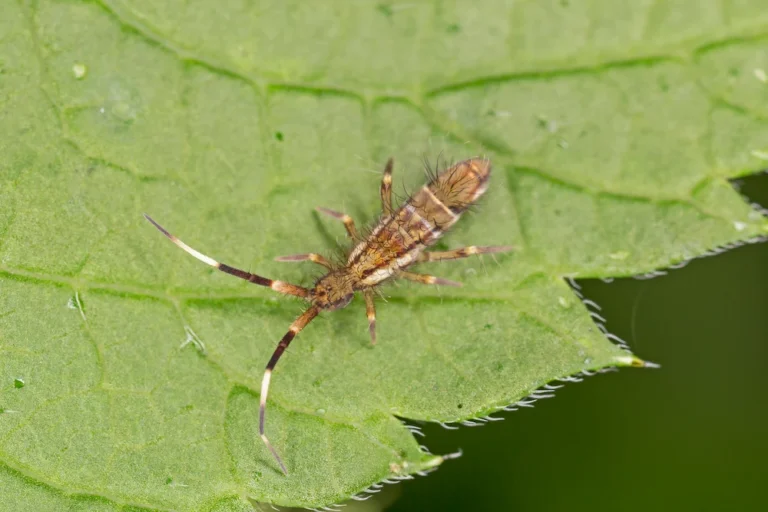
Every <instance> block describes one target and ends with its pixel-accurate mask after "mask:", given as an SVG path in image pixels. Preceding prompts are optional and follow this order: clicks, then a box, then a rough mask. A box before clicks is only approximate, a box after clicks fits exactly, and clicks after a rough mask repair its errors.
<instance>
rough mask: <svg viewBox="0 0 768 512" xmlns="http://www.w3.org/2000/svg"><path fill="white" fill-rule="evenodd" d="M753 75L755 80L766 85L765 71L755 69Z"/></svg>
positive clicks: (767, 79) (767, 78) (767, 76)
mask: <svg viewBox="0 0 768 512" xmlns="http://www.w3.org/2000/svg"><path fill="white" fill-rule="evenodd" d="M753 73H754V74H755V78H757V79H758V80H760V81H761V82H763V83H764V84H768V75H766V74H765V70H764V69H762V68H755V69H754V71H753Z"/></svg>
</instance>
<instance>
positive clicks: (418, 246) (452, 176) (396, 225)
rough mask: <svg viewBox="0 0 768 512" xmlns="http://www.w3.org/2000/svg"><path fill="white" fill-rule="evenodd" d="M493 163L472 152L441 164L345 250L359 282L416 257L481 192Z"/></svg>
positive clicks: (367, 283)
mask: <svg viewBox="0 0 768 512" xmlns="http://www.w3.org/2000/svg"><path fill="white" fill-rule="evenodd" d="M490 175H491V165H490V162H489V161H488V160H485V159H480V158H473V159H470V160H465V161H463V162H459V163H457V164H456V165H454V166H452V167H449V168H447V169H445V170H444V171H443V172H441V173H440V174H438V175H437V176H436V177H435V178H434V179H433V180H432V181H430V182H429V183H427V184H426V185H424V186H423V187H421V188H420V189H419V190H418V191H416V192H415V193H414V194H413V195H412V196H411V197H410V198H409V199H408V201H407V202H406V203H405V204H404V205H403V206H402V207H401V208H399V209H398V210H395V211H394V212H393V214H392V215H391V216H387V217H385V218H382V219H381V222H380V223H379V224H378V225H377V226H376V227H375V228H374V229H373V230H372V231H371V234H370V235H368V237H367V238H366V239H365V240H364V241H363V242H361V243H360V244H358V246H357V247H355V249H354V250H353V251H352V253H351V254H350V256H349V260H348V266H349V267H350V270H352V271H353V272H355V273H356V274H358V276H359V277H360V283H361V285H362V286H363V287H368V286H374V285H375V284H378V283H380V282H381V281H383V280H385V279H387V278H389V277H391V276H392V275H393V274H394V273H395V272H396V271H397V270H400V269H404V268H406V267H407V266H409V265H411V264H412V263H414V262H415V261H416V260H417V258H418V256H419V254H420V253H421V252H422V251H423V250H424V249H425V248H427V247H429V246H430V245H432V244H434V243H435V242H437V240H438V239H439V238H440V237H441V236H442V235H443V234H444V233H445V232H446V231H447V230H448V229H450V227H451V226H453V225H454V224H455V223H456V221H457V220H459V217H461V214H462V213H463V212H464V211H465V210H466V209H467V208H468V207H469V206H471V205H472V204H473V203H474V202H475V201H477V199H478V198H479V197H480V196H481V195H482V194H483V193H484V192H485V190H486V188H487V187H488V178H489V177H490Z"/></svg>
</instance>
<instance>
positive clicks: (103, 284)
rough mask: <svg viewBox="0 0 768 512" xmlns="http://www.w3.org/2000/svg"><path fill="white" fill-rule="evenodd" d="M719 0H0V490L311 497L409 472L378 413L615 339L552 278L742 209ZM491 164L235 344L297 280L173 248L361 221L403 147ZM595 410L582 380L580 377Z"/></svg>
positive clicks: (250, 247)
mask: <svg viewBox="0 0 768 512" xmlns="http://www.w3.org/2000/svg"><path fill="white" fill-rule="evenodd" d="M762 4H763V2H761V1H760V0H753V1H752V2H749V1H742V2H738V3H732V4H729V3H726V4H722V2H714V1H712V2H699V1H696V2H694V1H688V2H675V3H674V4H671V3H647V2H632V1H626V2H610V1H607V0H606V1H597V0H595V1H593V2H581V1H573V0H571V1H567V2H566V1H553V2H518V3H514V4H510V3H508V2H482V3H480V4H479V5H478V4H476V3H475V2H469V1H462V2H456V3H454V4H443V3H438V4H435V3H434V2H430V3H423V4H422V3H418V2H409V3H396V2H380V3H376V2H322V3H321V2H300V1H297V2H279V3H271V4H269V5H266V4H264V3H263V2H257V3H253V2H243V3H242V4H240V5H237V6H235V5H229V6H228V7H227V8H223V7H222V6H221V4H220V3H219V2H213V1H185V2H179V1H166V2H156V1H150V0H144V1H138V0H137V1H125V0H123V1H120V0H103V1H100V2H99V1H97V2H76V1H65V0H62V1H48V0H45V1H42V0H41V1H39V2H18V3H11V2H5V3H4V4H3V6H2V7H0V109H1V110H0V155H2V157H1V158H0V177H1V178H2V179H1V181H0V233H2V238H1V239H0V272H1V274H0V489H2V493H0V494H1V495H2V502H3V503H4V504H6V503H9V504H10V505H9V507H10V509H13V510H18V511H21V510H52V509H55V510H64V509H71V510H78V511H81V510H82V511H84V510H94V511H96V510H98V511H112V510H184V511H186V510H190V511H191V510H206V511H224V510H237V511H241V510H248V509H249V508H250V504H249V501H248V499H252V500H256V501H261V502H270V503H276V504H283V505H298V506H315V507H317V506H322V505H327V504H330V503H334V502H339V501H342V500H345V499H347V498H349V497H350V496H352V495H354V494H356V493H360V492H362V491H364V490H365V489H366V488H368V487H369V486H370V485H372V484H376V483H377V482H380V481H382V480H384V479H388V478H399V477H407V476H408V475H411V474H414V473H417V472H421V471H427V470H429V469H432V468H434V467H436V466H437V465H439V464H440V463H441V462H442V461H443V460H444V459H443V457H440V456H437V455H431V454H428V453H425V452H423V451H422V450H421V449H420V448H419V445H418V443H417V441H416V440H415V439H414V437H413V436H412V434H411V433H410V432H409V430H408V429H407V428H406V427H405V426H404V425H402V424H401V421H400V420H399V419H398V418H408V419H412V420H427V421H439V422H461V421H465V420H472V419H475V418H482V417H484V416H486V415H488V414H491V413H493V412H496V411H498V410H499V409H500V408H503V407H505V406H507V405H509V404H514V403H516V402H518V401H520V400H521V399H523V398H524V397H526V396H528V395H530V394H531V393H532V392H534V391H535V390H537V389H538V388H540V387H541V386H543V385H545V384H547V383H549V382H551V381H554V380H556V379H562V378H567V377H568V376H571V375H577V374H579V373H580V372H584V371H588V372H591V371H595V370H600V369H603V368H611V367H615V366H626V365H632V364H636V365H637V364H642V361H640V360H639V359H637V358H635V357H634V356H633V355H631V354H630V353H629V352H627V351H626V350H624V349H622V348H621V347H619V346H617V345H615V344H614V343H612V342H611V341H610V340H609V339H607V338H606V336H605V335H603V334H602V333H601V331H600V330H599V329H598V328H597V326H596V325H595V324H594V323H593V321H592V319H591V318H590V314H589V311H588V309H587V308H586V307H585V306H584V305H583V304H582V303H581V301H580V300H579V299H578V297H577V296H576V295H575V294H574V293H573V292H572V291H571V289H570V288H569V287H568V286H567V285H566V283H565V281H564V278H565V277H579V278H581V277H603V278H608V277H614V276H631V275H636V274H643V273H648V272H653V271H655V270H656V269H659V268H664V267H668V266H670V265H674V264H677V263H681V262H684V261H687V260H689V259H691V258H695V257H699V256H702V255H704V254H707V253H709V252H710V251H716V250H718V249H719V248H723V247H728V246H730V245H731V244H739V243H743V242H745V241H747V240H752V239H755V238H756V237H760V236H764V235H765V234H766V233H767V232H768V222H767V221H766V218H765V217H764V216H763V215H762V214H761V213H760V212H759V211H758V210H757V209H756V208H754V207H751V206H750V205H749V204H748V203H747V202H746V201H745V200H744V199H743V198H742V197H740V196H739V194H738V193H736V192H735V191H734V190H733V189H732V187H731V186H730V184H729V182H728V179H729V178H732V177H736V176H743V175H747V174H750V173H752V172H755V171H757V170H759V169H760V168H762V167H764V166H765V165H766V162H765V160H766V158H768V157H766V155H768V107H766V105H768V84H766V80H765V73H766V70H768V40H767V39H766V38H765V34H766V27H767V26H768V11H766V10H765V9H764V5H762ZM440 153H442V154H443V155H444V156H445V157H447V158H449V159H463V158H467V157H469V156H472V155H475V154H484V155H487V156H489V157H490V159H491V160H492V162H493V164H494V177H493V179H492V186H491V190H490V191H489V193H488V195H487V199H484V201H483V203H482V204H481V205H480V206H479V207H478V208H477V211H476V213H474V214H469V215H466V216H465V218H464V219H462V221H461V222H460V223H459V225H457V227H456V229H455V230H454V231H453V232H452V233H451V234H450V236H449V237H448V238H447V239H446V240H445V242H444V243H441V246H442V247H459V246H462V245H468V244H478V245H481V244H482V245H486V244H513V245H515V246H516V250H515V251H514V252H513V253H510V254H506V255H501V256H498V257H497V258H490V257H485V258H482V259H480V258H472V259H469V260H467V261H462V262H451V263H442V264H434V265H433V266H431V267H429V270H428V271H429V272H434V273H435V274H437V275H440V276H441V277H446V278H450V279H456V280H460V281H463V282H464V283H465V286H464V288H461V289H456V290H454V289H435V288H430V287H418V286H416V285H411V284H402V285H398V286H392V287H389V288H387V289H386V290H385V294H386V295H387V297H388V300H387V302H383V301H379V303H378V327H379V343H378V345H377V346H376V347H372V346H370V343H369V341H368V337H367V324H366V320H365V315H364V314H363V310H364V308H363V306H362V304H361V301H360V300H356V301H355V302H353V304H352V305H351V306H350V307H349V308H347V309H344V310H341V311H338V312H335V313H333V314H328V315H324V316H323V317H322V318H320V319H318V320H316V321H315V322H314V323H313V324H312V325H310V326H309V327H308V328H307V329H306V330H305V331H304V332H302V333H301V335H300V336H299V337H298V338H297V340H296V341H295V342H294V344H293V345H292V346H291V348H290V350H289V351H288V352H287V353H286V355H285V356H284V358H283V359H282V360H281V362H280V364H279V366H278V368H277V371H276V373H275V375H274V379H273V386H272V390H271V393H270V399H269V410H268V422H267V430H268V432H269V434H270V437H271V439H272V441H273V443H274V444H275V445H276V447H277V448H278V450H279V451H280V452H281V454H282V455H283V457H284V458H285V460H286V463H287V465H288V468H289V471H290V475H289V476H288V477H285V476H283V475H282V474H281V473H280V472H279V469H278V468H277V466H276V464H275V462H274V460H273V459H272V458H271V457H270V455H269V453H268V452H267V451H266V449H265V447H264V446H263V444H262V443H261V441H260V440H259V437H258V427H257V409H258V391H259V384H260V379H261V374H262V371H263V368H264V365H265V363H266V361H267V359H268V358H269V356H270V354H271V352H272V350H273V349H274V346H275V344H276V342H277V340H278V339H279V338H280V337H281V336H282V334H283V333H284V332H285V331H286V329H287V327H288V325H289V324H290V322H291V321H292V320H293V319H294V318H295V317H296V316H297V314H298V313H299V312H300V311H301V305H300V304H298V303H297V302H295V301H292V300H290V299H285V298H284V297H280V296H275V295H274V294H273V293H271V292H270V291H269V290H266V289H262V288H258V287H253V286H250V285H249V284H248V283H245V282H243V281H240V280H237V279H234V278H231V277H230V276H226V275H223V274H221V273H217V272H215V271H213V270H212V269H210V268H207V267H205V266H204V265H202V264H200V263H199V262H198V261H195V260H194V259H193V258H190V257H189V256H187V255H186V254H184V253H183V252H181V251H179V250H178V249H177V248H176V247H174V246H173V245H172V244H170V243H168V241H167V240H166V239H165V238H164V237H162V236H161V235H160V234H159V233H158V232H157V231H155V230H154V229H153V228H152V227H151V226H150V225H149V224H147V223H146V222H145V221H144V220H143V219H142V217H141V213H142V212H148V213H150V214H152V215H153V217H155V218H156V219H158V221H160V222H161V223H163V224H164V225H165V226H167V227H168V228H169V229H171V231H173V232H174V233H175V234H177V235H178V236H179V237H181V238H182V239H183V240H185V241H186V242H187V243H189V244H190V245H192V246H193V247H196V248H197V249H199V250H201V251H202V252H205V253H206V254H210V255H211V256H213V257H215V258H218V259H221V260H223V261H225V262H227V263H229V264H231V265H234V266H238V267H243V268H247V269H252V270H254V271H257V272H259V273H260V274H263V275H266V276H270V277H275V278H278V277H279V278H280V279H283V280H286V281H290V282H298V283H305V284H306V283H311V281H312V279H313V277H315V276H316V275H317V271H316V270H315V269H313V268H307V267H306V266H303V265H294V266H290V265H286V264H279V263H275V262H274V261H273V258H274V257H276V256H279V255H285V254H292V253H300V252H307V251H324V252H326V253H332V252H333V251H334V247H335V246H336V245H337V242H338V243H341V244H344V243H345V242H344V240H343V229H342V227H341V226H340V225H336V224H334V223H333V222H327V221H326V220H325V219H320V218H318V217H317V216H316V215H315V214H313V207H314V206H318V205H323V206H327V207H330V208H334V209H339V210H344V211H346V212H348V213H349V214H351V215H353V216H354V217H355V218H356V219H357V221H358V223H359V224H362V223H367V224H370V223H372V222H375V219H376V217H377V210H378V182H379V179H380V170H381V168H382V166H383V164H384V162H385V160H386V158H387V157H389V156H394V157H395V161H396V168H395V180H396V182H397V183H398V188H397V190H403V188H401V187H400V184H404V190H412V189H413V188H414V187H417V186H419V185H420V184H421V183H422V181H423V179H424V177H423V175H422V173H421V171H420V169H419V167H420V163H419V162H420V160H421V158H422V156H423V155H425V154H426V155H428V157H429V158H431V159H434V158H435V156H436V155H438V154H440ZM606 406H607V407H609V406H610V404H606Z"/></svg>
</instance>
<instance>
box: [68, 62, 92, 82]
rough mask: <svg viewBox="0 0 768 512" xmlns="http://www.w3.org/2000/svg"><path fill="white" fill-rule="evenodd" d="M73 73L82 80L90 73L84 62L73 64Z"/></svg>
mask: <svg viewBox="0 0 768 512" xmlns="http://www.w3.org/2000/svg"><path fill="white" fill-rule="evenodd" d="M72 74H73V75H75V78H77V79H78V80H82V79H83V78H85V75H87V74H88V68H87V67H86V65H85V64H83V63H82V62H76V63H75V64H74V65H73V66H72Z"/></svg>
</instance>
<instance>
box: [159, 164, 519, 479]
mask: <svg viewBox="0 0 768 512" xmlns="http://www.w3.org/2000/svg"><path fill="white" fill-rule="evenodd" d="M490 175H491V164H490V162H489V161H488V160H486V159H481V158H472V159H470V160H465V161H463V162H459V163H457V164H456V165H453V166H452V167H449V168H447V169H445V170H444V171H443V172H441V173H439V174H438V175H437V176H435V177H434V178H433V179H432V180H431V181H430V182H429V183H427V184H426V185H424V186H423V187H421V188H420V189H419V190H418V191H416V193H414V194H413V195H412V196H411V197H410V198H409V199H408V201H406V203H405V204H404V205H403V206H401V207H400V208H399V209H397V210H395V209H393V207H392V160H391V159H390V160H389V161H388V162H387V165H386V167H385V168H384V177H383V178H382V182H381V205H382V212H383V213H382V217H381V220H380V221H379V223H378V224H377V225H376V226H375V227H374V228H373V230H372V231H371V233H370V234H369V235H367V236H366V237H364V238H362V237H360V236H359V235H358V233H357V229H356V228H355V223H354V221H353V220H352V218H351V217H349V216H348V215H346V214H343V213H340V212H336V211H334V210H329V209H327V208H318V210H319V211H320V212H322V213H325V214H327V215H330V216H332V217H334V218H336V219H338V220H341V221H342V222H344V226H345V227H346V229H347V234H348V235H349V237H350V238H351V239H352V240H353V241H354V242H356V245H355V247H354V248H353V249H352V251H351V252H350V254H349V256H348V258H347V262H346V264H345V265H344V266H342V267H338V266H336V265H334V264H332V263H331V262H330V261H328V260H326V259H325V258H324V257H323V256H321V255H319V254H316V253H308V254H296V255H293V256H284V257H281V258H278V260H279V261H311V262H313V263H317V264H318V265H322V266H323V267H325V268H326V269H328V273H327V274H326V275H324V276H323V277H321V278H320V279H318V280H317V282H316V283H315V285H314V286H313V287H312V288H304V287H301V286H296V285H294V284H290V283H286V282H284V281H277V280H273V279H268V278H266V277H263V276H260V275H258V274H252V273H250V272H246V271H244V270H240V269H238V268H235V267H231V266H229V265H226V264H224V263H219V262H218V261H216V260H214V259H213V258H210V257H209V256H206V255H204V254H202V253H200V252H198V251H196V250H195V249H192V248H191V247H189V246H188V245H187V244H185V243H184V242H182V241H181V240H179V239H178V238H176V237H175V236H173V235H172V234H170V233H169V232H168V231H166V230H165V228H163V227H162V226H160V224H158V223H157V222H155V221H154V220H152V219H151V218H150V217H149V216H147V215H145V217H146V218H147V220H149V221H150V222H151V223H152V224H153V225H154V226H155V227H156V228H157V229H159V230H160V231H161V232H162V233H163V234H164V235H165V236H167V237H168V238H169V239H170V240H171V241H172V242H173V243H175V244H176V245H177V246H179V247H180V248H182V249H184V250H185V251H186V252H187V253H189V254H191V255H192V256H194V257H195V258H197V259H198V260H200V261H202V262H203V263H206V264H208V265H211V266H212V267H215V268H217V269H219V270H221V271H222V272H225V273H227V274H230V275H233V276H235V277H238V278H240V279H245V280H246V281H248V282H250V283H253V284H257V285H259V286H266V287H268V288H271V289H272V290H274V291H276V292H279V293H282V294H285V295H293V296H295V297H299V298H302V299H304V300H306V301H307V302H309V304H310V306H309V308H308V309H307V310H306V311H305V312H304V313H303V314H302V315H301V316H299V317H298V318H297V319H296V320H295V321H294V322H293V323H292V324H291V326H290V328H289V329H288V332H286V333H285V335H284V336H283V338H282V339H281V340H280V342H279V343H278V345H277V347H276V348H275V351H274V353H273V354H272V357H271V358H270V360H269V362H268V363H267V368H266V370H265V371H264V377H263V379H262V385H261V393H260V397H259V398H260V407H259V434H260V436H261V438H262V440H263V441H264V444H265V445H266V446H267V448H268V449H269V450H270V452H271V453H272V455H273V456H274V458H275V460H277V462H278V464H279V465H280V469H281V470H282V471H283V472H284V473H286V474H287V472H288V471H287V469H286V467H285V465H284V464H283V461H282V460H281V459H280V456H279V455H278V454H277V451H276V450H275V448H274V447H273V446H272V444H271V443H270V442H269V439H268V438H267V435H266V433H265V412H266V404H267V393H268V391H269V384H270V379H271V376H272V370H273V369H274V368H275V365H276V364H277V361H278V360H279V359H280V356H281V355H282V354H283V352H284V351H285V350H286V349H287V348H288V345H289V344H290V343H291V341H292V340H293V338H294V337H295V336H296V335H297V334H299V332H301V330H302V329H303V328H304V327H306V326H307V324H309V322H311V321H312V319H314V318H315V317H316V316H317V315H318V313H319V312H320V311H332V310H334V309H339V308H343V307H345V306H347V305H348V304H349V303H350V301H351V300H352V297H353V296H354V294H355V292H362V293H363V297H364V298H365V306H366V307H365V309H366V315H367V316H368V330H369V332H370V336H371V341H372V342H373V343H375V342H376V309H375V306H374V292H373V289H374V288H375V287H376V286H378V285H380V284H381V283H382V282H383V281H386V280H387V279H398V278H402V279H408V280H411V281H416V282H419V283H424V284H443V285H449V286H460V283H456V282H453V281H448V280H447V279H440V278H437V277H434V276H431V275H427V274H417V273H414V272H409V271H407V270H406V269H407V268H408V267H409V266H411V265H413V264H415V263H423V262H428V261H440V260H453V259H458V258H465V257H467V256H470V255H473V254H486V253H496V252H504V251H509V250H510V249H512V248H511V247H509V246H490V247H475V246H469V247H463V248H461V249H455V250H452V251H445V252H426V251H425V249H426V248H428V247H429V246H431V245H433V244H434V243H435V242H437V240H438V239H439V238H440V237H441V236H443V234H444V233H445V232H446V231H447V230H448V229H450V228H451V226H453V225H454V224H455V223H456V221H458V220H459V217H461V214H462V213H463V212H464V211H465V210H466V209H467V208H468V207H469V206H471V205H472V204H473V203H474V202H475V201H477V199H478V198H479V197H480V196H481V195H483V193H484V192H485V190H486V188H487V187H488V179H489V178H490Z"/></svg>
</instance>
